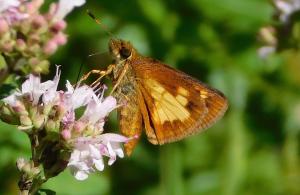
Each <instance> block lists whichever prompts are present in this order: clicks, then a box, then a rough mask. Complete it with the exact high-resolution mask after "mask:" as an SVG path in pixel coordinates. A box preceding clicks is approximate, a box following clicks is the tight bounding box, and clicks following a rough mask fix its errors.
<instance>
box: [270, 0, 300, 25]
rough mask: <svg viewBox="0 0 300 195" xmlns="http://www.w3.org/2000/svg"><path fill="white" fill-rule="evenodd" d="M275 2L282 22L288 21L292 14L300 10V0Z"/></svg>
mask: <svg viewBox="0 0 300 195" xmlns="http://www.w3.org/2000/svg"><path fill="white" fill-rule="evenodd" d="M274 4H275V7H276V9H277V10H278V12H279V20H280V21H281V22H288V20H289V19H290V17H291V15H292V14H293V13H295V12H297V11H299V10H300V0H274Z"/></svg>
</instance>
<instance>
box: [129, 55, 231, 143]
mask: <svg viewBox="0 0 300 195" xmlns="http://www.w3.org/2000/svg"><path fill="white" fill-rule="evenodd" d="M141 58H143V59H136V60H135V61H132V62H131V65H132V67H133V69H134V71H135V74H136V79H137V82H138V83H139V85H140V86H139V88H140V89H141V92H142V95H143V99H144V101H145V106H146V108H145V109H144V110H146V111H147V115H146V114H145V113H144V114H143V121H144V123H145V119H146V120H148V121H149V122H148V127H147V125H145V126H146V133H147V136H148V139H149V141H150V142H151V143H153V144H164V143H168V142H173V141H177V140H180V139H183V138H184V137H187V136H188V135H192V134H195V133H197V132H199V131H202V130H204V129H207V128H208V127H210V126H211V125H212V124H214V123H215V122H216V121H217V120H218V119H219V118H221V117H222V116H223V114H224V113H225V111H226V109H227V106H228V105H227V99H226V98H225V96H224V95H223V94H222V93H221V92H219V91H217V90H215V89H212V88H210V87H208V86H206V85H205V84H203V83H201V82H200V81H198V80H196V79H194V78H192V77H190V76H188V75H186V74H185V73H183V72H180V71H177V70H175V69H173V68H171V67H168V66H166V65H163V64H162V63H160V62H158V61H156V60H153V59H151V58H145V57H141ZM162 72H163V74H161V73H162ZM144 112H145V111H144ZM145 117H148V119H147V118H145ZM149 135H150V136H151V138H149ZM154 137H155V138H156V139H155V138H154Z"/></svg>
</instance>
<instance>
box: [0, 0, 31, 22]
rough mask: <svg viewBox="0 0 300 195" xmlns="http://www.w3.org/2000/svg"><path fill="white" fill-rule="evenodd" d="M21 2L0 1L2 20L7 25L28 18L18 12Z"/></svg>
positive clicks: (15, 0) (14, 0)
mask: <svg viewBox="0 0 300 195" xmlns="http://www.w3.org/2000/svg"><path fill="white" fill-rule="evenodd" d="M21 3H22V2H21V1H19V0H2V1H0V13H1V16H0V17H2V18H4V19H5V20H6V21H7V22H8V23H9V24H13V23H14V22H17V21H20V20H23V19H25V18H28V17H29V15H28V14H26V13H22V12H21V11H20V10H19V6H21Z"/></svg>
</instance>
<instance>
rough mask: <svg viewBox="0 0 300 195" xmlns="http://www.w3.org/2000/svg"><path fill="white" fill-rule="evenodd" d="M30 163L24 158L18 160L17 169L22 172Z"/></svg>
mask: <svg viewBox="0 0 300 195" xmlns="http://www.w3.org/2000/svg"><path fill="white" fill-rule="evenodd" d="M27 163H28V161H26V160H25V159H24V158H18V159H17V168H18V169H19V171H22V170H23V168H24V167H25V165H26V164H27Z"/></svg>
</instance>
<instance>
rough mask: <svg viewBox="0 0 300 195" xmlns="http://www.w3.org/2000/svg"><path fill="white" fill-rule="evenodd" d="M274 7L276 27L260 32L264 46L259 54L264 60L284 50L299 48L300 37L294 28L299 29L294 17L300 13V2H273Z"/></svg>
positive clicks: (289, 0)
mask: <svg viewBox="0 0 300 195" xmlns="http://www.w3.org/2000/svg"><path fill="white" fill-rule="evenodd" d="M273 5H274V7H275V9H276V12H275V17H274V18H275V19H276V25H272V26H271V25H270V26H266V27H262V28H261V29H260V31H259V38H260V41H261V42H262V43H263V46H262V47H261V48H259V49H258V54H259V56H260V57H262V58H266V57H268V56H269V55H270V54H272V53H274V52H275V51H280V50H282V49H284V48H293V47H298V46H297V45H298V44H297V42H298V41H299V40H295V39H297V37H298V35H294V34H293V32H298V30H296V29H294V28H299V27H298V25H295V24H296V23H297V20H296V19H295V18H294V17H293V15H294V14H296V13H297V12H299V11H300V0H273Z"/></svg>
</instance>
